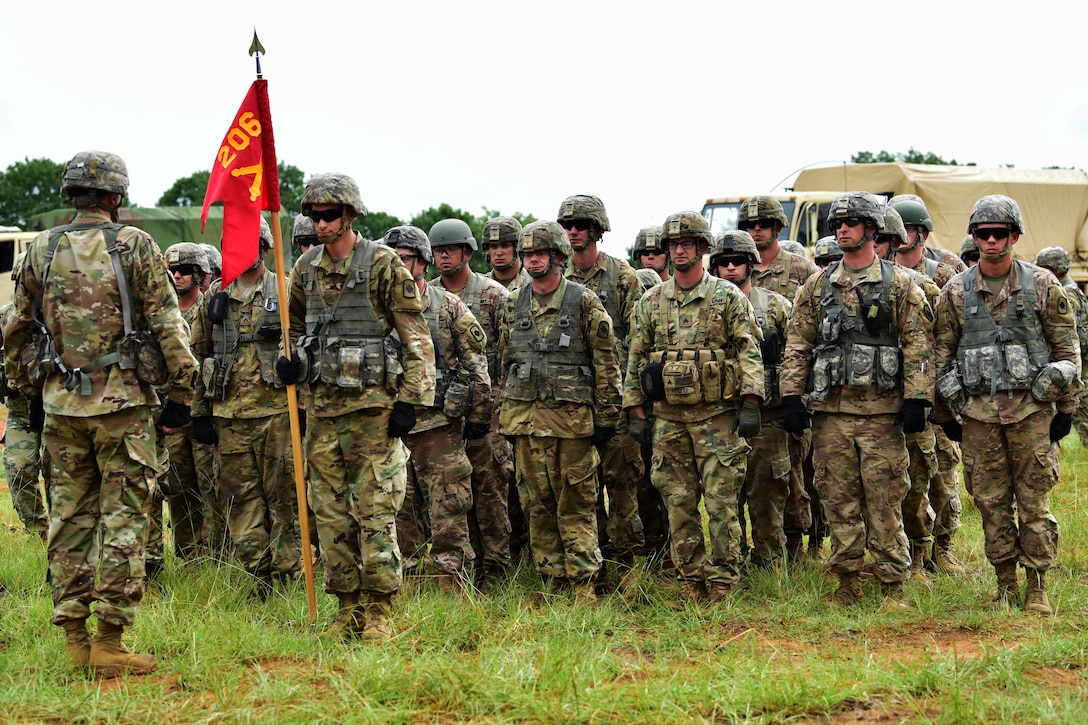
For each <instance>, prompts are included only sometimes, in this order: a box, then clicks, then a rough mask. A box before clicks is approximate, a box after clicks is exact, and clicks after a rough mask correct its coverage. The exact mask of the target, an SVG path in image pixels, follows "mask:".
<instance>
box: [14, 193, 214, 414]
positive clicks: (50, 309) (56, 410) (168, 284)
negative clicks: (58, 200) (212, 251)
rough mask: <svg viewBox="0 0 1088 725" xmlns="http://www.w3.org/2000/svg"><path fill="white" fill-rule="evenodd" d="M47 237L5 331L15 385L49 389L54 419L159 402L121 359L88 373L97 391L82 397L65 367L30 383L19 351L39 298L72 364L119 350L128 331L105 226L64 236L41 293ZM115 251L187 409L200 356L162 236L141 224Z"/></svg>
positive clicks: (28, 391) (35, 252)
mask: <svg viewBox="0 0 1088 725" xmlns="http://www.w3.org/2000/svg"><path fill="white" fill-rule="evenodd" d="M109 221H110V219H109V216H108V215H106V214H105V213H104V212H99V211H89V210H80V211H79V213H78V214H77V215H76V218H75V221H74V222H73V224H75V225H76V226H83V225H96V224H103V223H109ZM49 234H50V233H49V231H44V232H42V233H41V234H39V235H38V236H37V237H36V238H35V239H34V242H33V243H32V246H31V248H30V250H29V251H28V252H27V256H26V260H25V262H24V265H23V270H22V274H21V275H20V277H19V282H18V284H17V285H16V287H15V314H14V315H13V317H12V319H11V322H10V323H9V324H8V327H7V329H6V330H5V335H4V337H5V340H6V342H7V346H6V350H5V366H6V370H7V375H8V384H9V385H10V386H11V387H13V388H16V389H17V390H19V391H20V392H22V393H23V394H24V395H27V396H31V397H32V396H35V395H38V394H41V395H42V397H43V399H44V404H45V410H46V412H47V413H51V414H54V415H65V416H72V417H91V416H98V415H106V414H108V413H115V412H117V411H119V410H123V409H125V408H131V407H138V406H143V405H148V406H154V405H158V404H159V403H160V401H159V396H158V394H157V393H156V392H155V390H153V389H152V388H151V386H149V385H146V384H144V383H141V382H140V381H139V380H138V379H137V377H136V371H135V370H133V369H127V370H122V369H121V368H120V366H118V365H116V364H114V365H106V366H105V367H103V368H101V369H99V370H94V371H91V372H87V373H84V374H85V375H86V376H87V377H88V378H89V380H90V386H91V394H90V395H81V394H80V391H79V389H78V388H77V389H75V390H66V389H65V387H64V376H63V375H62V374H61V373H60V372H54V373H53V374H52V375H50V376H49V377H48V378H46V380H45V383H44V386H43V387H42V388H41V389H40V390H39V389H38V388H37V386H36V385H35V384H34V383H33V382H31V380H30V379H29V376H28V371H27V368H26V367H25V366H24V365H23V364H22V363H21V362H20V359H19V352H20V351H21V350H22V349H23V347H24V346H25V344H26V343H27V342H28V341H29V339H30V337H31V336H32V334H33V332H34V328H33V323H32V318H31V314H32V312H31V310H32V307H33V304H34V300H35V298H36V297H37V296H38V295H39V294H42V302H41V314H42V319H43V320H44V322H45V325H46V327H47V328H48V329H49V332H50V334H51V335H52V337H53V341H54V344H55V345H56V352H57V355H58V356H59V357H60V359H61V360H63V362H64V364H65V366H67V367H68V368H69V369H76V368H81V367H83V366H86V365H89V364H90V363H92V362H93V361H95V360H97V359H98V358H100V357H102V356H104V355H108V354H110V353H113V352H114V351H115V350H116V349H117V347H118V343H119V342H120V341H121V339H122V338H123V337H124V335H125V328H124V317H123V315H122V313H121V292H120V289H119V288H118V280H117V275H116V273H115V271H114V268H113V261H112V260H111V258H110V255H109V253H108V252H107V251H106V240H105V233H104V231H103V230H102V229H101V228H97V229H87V230H78V229H77V230H73V231H69V232H66V233H65V234H64V235H63V236H61V237H60V239H59V241H58V244H57V247H56V253H55V256H54V258H53V262H52V265H51V266H50V269H49V279H48V280H44V294H43V280H42V273H43V270H44V266H45V257H46V252H47V250H48V247H49ZM117 248H118V250H119V251H120V255H121V260H122V262H121V263H122V266H123V270H124V274H125V279H126V281H127V283H128V287H129V290H130V292H131V295H132V303H133V316H134V317H135V320H134V324H135V326H136V327H137V329H146V330H149V331H150V332H151V334H152V335H153V336H154V338H155V339H156V340H157V341H158V343H159V346H160V347H161V348H162V353H163V357H164V358H165V360H166V367H167V370H168V373H169V380H168V389H169V397H170V399H171V400H174V401H175V402H178V403H182V404H184V405H188V404H190V403H191V402H192V399H193V382H194V377H195V374H196V360H195V359H194V358H193V355H192V353H191V352H190V351H189V336H188V330H187V326H186V324H185V321H184V320H183V319H182V317H181V312H180V311H179V310H178V298H177V293H176V292H175V290H174V283H173V280H172V279H171V278H170V273H169V271H168V269H167V266H166V260H165V259H164V258H163V256H162V253H161V252H160V251H159V247H158V245H157V244H155V240H153V239H152V238H151V236H150V235H149V234H147V233H146V232H144V231H142V230H140V229H137V228H136V227H128V226H126V227H121V229H120V230H118V232H117Z"/></svg>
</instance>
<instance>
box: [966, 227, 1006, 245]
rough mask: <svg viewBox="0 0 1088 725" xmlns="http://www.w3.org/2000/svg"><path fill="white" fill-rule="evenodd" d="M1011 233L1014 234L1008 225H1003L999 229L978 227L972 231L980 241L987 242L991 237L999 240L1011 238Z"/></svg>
mask: <svg viewBox="0 0 1088 725" xmlns="http://www.w3.org/2000/svg"><path fill="white" fill-rule="evenodd" d="M1010 234H1012V229H1009V228H1007V227H1001V228H998V229H976V230H975V231H973V232H971V235H972V236H974V238H975V239H976V240H977V241H980V242H985V241H986V240H987V239H989V238H990V237H993V238H994V239H996V240H997V241H999V242H1003V241H1005V240H1006V239H1008V238H1009V235H1010Z"/></svg>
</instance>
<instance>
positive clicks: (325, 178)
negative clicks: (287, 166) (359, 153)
mask: <svg viewBox="0 0 1088 725" xmlns="http://www.w3.org/2000/svg"><path fill="white" fill-rule="evenodd" d="M314 204H342V205H343V206H348V207H351V209H352V211H353V212H354V214H355V216H358V217H364V216H366V206H364V205H363V198H362V196H361V195H360V194H359V185H358V184H356V183H355V179H353V178H351V177H350V176H348V175H347V174H338V173H329V174H315V175H314V176H313V178H311V179H310V180H309V181H308V182H306V188H305V189H303V191H302V213H303V214H307V215H309V213H310V207H312V206H313V205H314Z"/></svg>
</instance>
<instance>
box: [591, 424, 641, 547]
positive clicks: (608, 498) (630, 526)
mask: <svg viewBox="0 0 1088 725" xmlns="http://www.w3.org/2000/svg"><path fill="white" fill-rule="evenodd" d="M618 429H619V430H620V431H624V430H627V420H626V418H623V419H622V420H621V423H620V425H619V427H618ZM598 453H599V454H600V456H601V466H600V469H599V470H598V472H597V476H598V479H599V480H600V482H601V486H600V490H599V491H598V492H597V540H598V542H599V543H600V546H601V553H602V555H603V556H604V557H605V558H608V559H611V558H613V557H616V556H623V555H633V554H636V553H638V552H639V551H641V550H642V549H643V547H644V546H645V545H646V537H645V535H644V534H643V531H642V519H641V518H640V517H639V511H638V482H639V480H641V478H642V476H643V468H642V451H641V450H640V449H639V445H638V441H636V440H635V439H634V438H632V437H631V436H629V435H617V436H615V437H614V438H612V439H611V440H609V441H608V442H607V443H605V444H604V445H603V446H599V447H598Z"/></svg>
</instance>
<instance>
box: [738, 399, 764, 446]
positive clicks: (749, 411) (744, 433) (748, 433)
mask: <svg viewBox="0 0 1088 725" xmlns="http://www.w3.org/2000/svg"><path fill="white" fill-rule="evenodd" d="M762 423H763V420H762V418H761V416H760V414H759V403H753V402H750V401H747V400H746V401H744V404H743V405H741V406H740V410H738V411H737V415H736V417H735V418H733V432H734V433H739V434H740V436H741V437H742V438H754V437H755V436H757V435H759V429H760V427H761V425H762Z"/></svg>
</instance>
